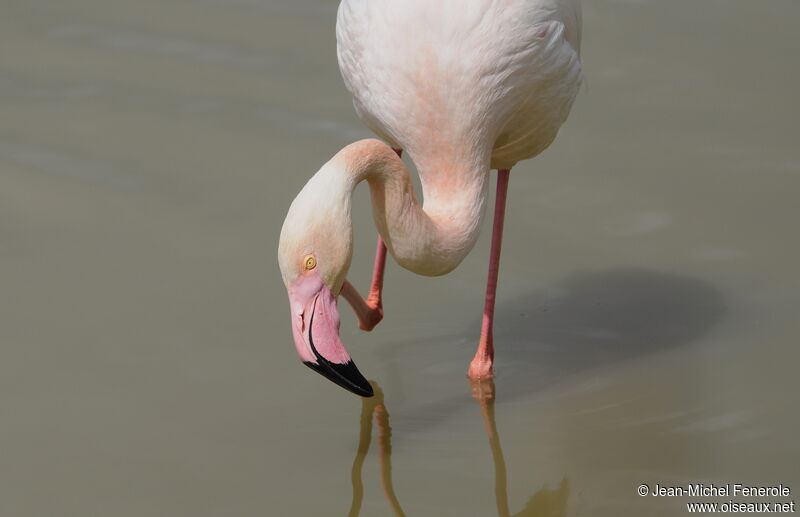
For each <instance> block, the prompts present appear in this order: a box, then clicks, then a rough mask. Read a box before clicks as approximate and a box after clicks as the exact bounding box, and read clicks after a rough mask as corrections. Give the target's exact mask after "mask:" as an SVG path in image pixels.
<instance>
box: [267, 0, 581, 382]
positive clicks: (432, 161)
mask: <svg viewBox="0 0 800 517" xmlns="http://www.w3.org/2000/svg"><path fill="white" fill-rule="evenodd" d="M580 40H581V8H580V0H438V1H435V2H431V1H428V0H343V1H342V2H341V4H340V5H339V10H338V14H337V22H336V41H337V56H338V61H339V68H340V70H341V73H342V77H343V79H344V82H345V85H346V87H347V89H348V90H349V91H350V93H351V94H352V96H353V104H354V107H355V109H356V112H357V114H358V116H359V118H360V119H361V120H362V121H363V123H364V124H365V125H366V126H367V127H368V128H370V129H371V130H372V131H373V132H374V133H375V134H376V135H377V136H378V137H380V140H379V139H366V140H361V141H358V142H355V143H352V144H350V145H348V146H346V147H344V148H343V149H342V150H341V151H339V152H338V153H337V154H336V155H335V156H333V158H331V159H330V160H329V161H328V162H327V163H325V164H324V165H323V166H322V167H321V168H320V169H319V171H318V172H317V173H316V174H314V175H313V176H312V177H311V179H310V180H309V181H308V182H307V183H306V184H305V186H304V187H303V188H302V190H301V191H300V193H299V194H298V195H297V197H296V198H295V199H294V201H293V202H292V204H291V206H290V208H289V211H288V213H287V215H286V219H285V221H284V224H283V228H282V229H281V235H280V243H279V246H278V259H279V260H278V261H279V264H280V270H281V276H282V278H283V282H284V284H285V286H286V289H287V293H288V296H289V305H290V311H291V318H292V323H291V326H292V334H293V337H294V342H295V348H296V349H297V353H298V354H299V356H300V359H301V360H302V361H303V362H304V363H305V364H306V365H307V366H309V367H310V368H312V369H313V370H316V371H317V372H319V373H321V374H322V375H324V376H326V377H327V378H329V379H330V380H332V381H333V382H335V383H337V384H339V385H340V386H342V387H344V388H345V389H348V390H350V391H352V392H353V393H356V394H357V395H360V396H362V397H369V396H372V394H373V392H372V388H371V386H370V384H369V382H368V381H367V380H366V379H365V378H364V376H363V375H362V374H361V373H360V372H359V370H358V368H356V366H355V363H354V362H353V361H352V359H351V357H350V355H349V353H348V352H347V350H346V349H345V347H344V345H343V344H342V342H341V340H340V338H339V324H340V322H339V313H338V309H337V297H338V296H339V295H342V296H343V297H344V298H345V299H346V300H347V301H348V302H349V303H350V305H351V306H352V307H353V309H354V311H355V313H356V315H357V317H358V319H359V326H360V327H361V328H362V329H364V330H371V329H372V328H373V327H374V326H375V325H376V324H377V323H378V322H379V321H380V320H381V318H382V317H383V305H382V288H383V271H384V267H385V261H386V253H387V251H388V253H389V254H390V255H391V256H392V257H393V258H394V260H395V261H396V262H397V263H398V264H400V266H402V267H403V268H405V269H408V270H410V271H412V272H414V273H417V274H420V275H427V276H438V275H444V274H446V273H449V272H450V271H452V270H453V269H455V268H456V267H457V266H458V265H459V264H460V263H461V261H462V260H463V259H464V257H465V256H466V255H467V254H468V253H469V252H470V250H471V249H472V248H473V246H474V245H475V242H476V240H477V238H478V234H479V233H480V229H481V226H482V222H483V218H484V215H485V211H486V204H487V197H488V190H489V187H488V185H489V174H490V171H491V170H493V169H496V170H497V171H498V173H497V189H496V203H495V210H494V222H493V228H492V241H491V251H490V258H489V273H488V280H487V285H486V296H485V305H484V312H483V320H482V325H481V334H480V338H479V341H478V346H477V350H476V353H475V357H474V358H473V359H472V361H471V363H470V365H469V368H468V372H467V373H468V376H469V377H470V378H472V379H486V378H490V377H491V376H492V374H493V361H494V343H493V333H492V330H493V320H494V305H495V294H496V290H497V281H498V272H499V264H500V249H501V243H502V234H503V221H504V217H505V206H506V197H507V191H508V182H509V173H510V170H511V168H512V167H513V166H514V165H515V164H516V163H517V162H519V161H521V160H525V159H528V158H532V157H534V156H536V155H538V154H539V153H541V152H542V151H544V150H545V149H546V148H547V147H548V146H549V145H550V144H551V143H552V142H553V140H554V139H555V137H556V135H557V133H558V130H559V128H560V127H561V125H562V124H563V123H564V122H565V120H566V119H567V116H568V114H569V111H570V109H571V107H572V104H573V101H574V100H575V97H576V96H577V93H578V90H579V88H580V84H581V80H582V72H581V63H580ZM401 150H405V151H406V152H407V153H408V155H409V156H410V158H411V159H412V160H413V162H414V164H415V165H416V167H417V170H418V173H419V177H420V182H421V185H422V193H423V198H424V205H423V204H420V202H419V200H418V199H417V195H416V193H415V191H414V188H413V185H412V182H411V176H410V173H409V171H408V169H407V168H406V167H405V165H404V164H403V161H402V160H401V158H400V156H399V155H400V152H401ZM362 181H366V182H367V183H368V184H369V189H370V194H371V199H372V212H373V219H374V222H375V226H376V227H377V230H378V234H379V239H378V246H377V253H376V258H375V266H374V270H373V278H372V285H371V288H370V291H369V294H368V296H367V298H366V299H364V298H362V297H361V295H360V294H359V293H358V291H357V290H356V289H355V287H353V285H352V284H350V282H348V281H347V273H348V270H349V267H350V261H351V257H352V252H353V230H352V218H351V197H352V195H353V192H354V190H355V188H356V186H357V185H358V184H359V183H361V182H362Z"/></svg>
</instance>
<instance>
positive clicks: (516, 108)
mask: <svg viewBox="0 0 800 517" xmlns="http://www.w3.org/2000/svg"><path fill="white" fill-rule="evenodd" d="M580 27H581V10H580V3H579V2H578V0H558V1H557V0H506V1H491V0H471V1H464V0H438V1H435V2H431V1H429V0H410V1H402V2H398V1H393V0H344V1H343V2H342V3H341V5H340V7H339V13H338V21H337V30H336V39H337V49H338V58H339V67H340V70H341V72H342V77H343V78H344V82H345V85H346V86H347V88H348V90H349V91H350V93H351V94H352V95H353V103H354V105H355V109H356V112H357V113H358V115H359V117H360V118H361V120H362V121H363V122H364V124H365V125H367V127H369V128H370V129H371V130H372V131H374V132H375V133H376V134H377V135H379V136H381V137H382V138H383V139H384V140H386V141H387V142H389V143H391V144H392V145H393V147H398V148H402V149H405V150H407V151H408V153H409V154H410V155H411V157H412V159H413V160H414V163H416V164H417V166H418V167H420V169H419V170H420V174H421V175H427V176H430V175H437V174H440V175H441V174H445V173H446V172H447V168H448V167H447V166H446V164H452V163H458V162H459V161H461V160H463V159H464V155H465V154H466V155H468V156H469V158H472V159H480V158H481V156H480V155H484V154H486V153H491V158H490V167H491V168H494V169H510V168H511V167H512V166H513V165H514V164H515V163H517V162H518V161H520V160H524V159H527V158H531V157H533V156H535V155H537V154H539V153H540V152H542V151H543V150H544V149H546V148H547V147H548V146H549V145H550V144H551V143H552V141H553V140H554V139H555V137H556V134H557V133H558V130H559V128H560V127H561V125H562V124H563V123H564V121H565V120H566V118H567V115H568V114H569V110H570V108H571V106H572V103H573V101H574V99H575V97H576V95H577V93H578V89H579V87H580V83H581V66H580V59H579V49H580V39H581V34H580ZM476 154H477V155H479V156H474V155H476Z"/></svg>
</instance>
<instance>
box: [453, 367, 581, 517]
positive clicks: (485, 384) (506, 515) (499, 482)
mask: <svg viewBox="0 0 800 517" xmlns="http://www.w3.org/2000/svg"><path fill="white" fill-rule="evenodd" d="M469 383H470V387H471V389H472V398H474V399H475V400H476V401H477V402H478V406H479V407H480V409H481V415H482V416H483V425H484V427H485V428H486V436H487V438H489V447H490V448H491V450H492V460H494V496H495V502H496V504H497V515H498V516H499V517H564V516H566V514H567V499H568V498H569V482H568V481H567V478H564V479H562V480H561V484H560V485H559V487H558V488H556V489H554V490H550V489H548V488H542V489H541V490H539V491H538V492H536V493H535V494H534V495H533V496H532V497H531V498H530V499H528V503H527V504H526V505H525V507H524V508H523V509H522V510H521V511H520V512H518V513H515V514H514V515H513V516H512V515H511V513H510V511H509V509H508V481H507V477H506V476H507V474H506V460H505V458H504V457H503V449H502V447H501V446H500V435H499V434H498V433H497V422H496V421H495V417H494V402H495V389H494V381H493V380H492V379H470V381H469Z"/></svg>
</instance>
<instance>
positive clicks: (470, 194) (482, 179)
mask: <svg viewBox="0 0 800 517" xmlns="http://www.w3.org/2000/svg"><path fill="white" fill-rule="evenodd" d="M331 161H332V162H334V163H336V164H337V165H338V167H336V168H337V169H338V170H344V171H345V174H346V178H347V181H348V186H347V190H349V191H350V192H351V193H352V191H353V190H355V188H356V186H357V185H358V184H359V183H360V182H361V181H364V180H366V181H367V182H368V183H369V188H370V194H371V196H372V213H373V217H374V220H375V225H376V226H377V228H378V233H380V235H381V237H382V238H383V240H384V242H385V243H386V247H387V249H388V250H389V253H391V254H392V256H393V257H394V258H395V260H396V261H397V262H398V263H399V264H400V265H401V266H403V267H404V268H406V269H408V270H410V271H413V272H415V273H418V274H421V275H429V276H436V275H443V274H445V273H448V272H450V271H452V270H453V269H455V268H456V266H458V265H459V264H460V263H461V261H462V260H463V259H464V257H465V256H466V255H467V253H469V251H470V250H471V249H472V247H473V246H474V245H475V241H476V240H477V239H478V234H479V233H480V226H481V223H482V221H483V216H484V213H485V208H486V194H487V178H488V172H489V159H488V157H486V159H473V160H466V159H465V160H459V161H457V162H456V161H454V160H449V161H448V162H447V163H446V164H445V163H442V162H441V161H438V163H437V162H436V161H433V162H431V163H432V164H433V163H436V165H438V166H439V167H440V169H439V170H437V171H435V172H428V171H427V170H425V169H424V168H423V169H421V170H420V177H421V178H422V186H423V195H424V197H425V205H424V207H423V206H422V205H420V203H419V201H418V200H417V196H416V194H415V192H414V186H413V184H412V182H411V176H410V175H409V172H408V169H407V168H406V166H405V164H403V161H402V160H401V159H400V158H399V157H398V156H397V154H396V153H395V152H394V151H393V150H392V149H391V148H390V147H389V146H387V145H386V144H384V143H383V142H380V141H379V140H361V141H359V142H355V143H353V144H350V145H348V146H347V147H345V148H344V149H342V150H341V151H340V152H339V153H338V154H337V155H336V156H334V158H333V160H331ZM423 166H424V165H423Z"/></svg>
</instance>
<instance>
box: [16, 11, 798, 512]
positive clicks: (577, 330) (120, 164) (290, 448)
mask: <svg viewBox="0 0 800 517" xmlns="http://www.w3.org/2000/svg"><path fill="white" fill-rule="evenodd" d="M585 4H586V5H585V20H584V24H585V48H584V61H585V69H586V74H587V77H588V85H587V87H586V88H584V91H583V92H582V93H581V96H580V98H579V100H578V102H577V104H576V106H575V109H574V111H573V114H572V117H571V119H570V121H569V122H568V124H567V126H566V127H565V128H564V130H563V131H562V133H561V136H560V137H559V140H558V141H557V142H556V144H555V145H554V146H553V148H552V149H550V150H549V151H548V152H547V153H545V154H544V155H543V156H541V157H540V158H538V159H536V160H535V161H533V162H526V163H524V164H522V165H520V166H519V167H517V168H516V169H515V170H514V171H513V172H512V177H511V192H510V198H509V214H508V218H507V220H506V235H507V237H506V241H505V244H504V256H503V262H502V271H501V279H500V283H501V285H500V293H499V301H498V321H497V328H496V334H495V335H496V346H497V349H498V357H497V378H496V383H495V385H494V386H488V385H485V386H476V387H472V386H470V385H469V383H468V382H467V380H466V378H465V375H464V373H465V370H466V367H467V364H468V361H469V359H470V357H471V355H472V353H473V350H474V346H475V344H476V342H477V331H478V325H479V317H480V313H481V308H482V293H483V289H484V279H485V267H486V263H487V256H488V242H489V233H490V232H488V231H484V233H483V235H482V238H481V241H480V242H479V244H478V246H477V247H476V249H475V250H474V252H473V253H472V254H471V255H470V257H469V258H468V259H467V260H466V261H465V263H464V264H463V265H462V266H461V267H460V268H459V269H458V270H457V271H456V272H455V273H453V274H451V275H449V276H447V277H444V278H440V279H428V278H421V277H416V276H414V275H412V274H411V273H408V272H405V271H403V270H401V269H400V268H398V267H397V266H396V265H390V266H389V268H388V271H387V286H386V298H385V305H386V318H385V320H384V321H383V322H382V323H381V325H380V326H379V327H378V328H377V329H376V330H375V331H374V332H373V333H371V334H364V333H361V332H359V331H358V330H357V326H356V324H355V321H354V318H353V317H352V315H351V314H350V313H349V312H348V311H347V310H344V309H345V308H343V310H342V314H343V318H344V319H343V329H342V335H343V337H344V339H345V342H346V343H348V345H349V348H350V351H351V352H352V354H353V355H354V357H355V358H356V361H357V362H358V364H359V367H360V368H361V370H362V371H363V372H365V374H366V375H367V376H368V377H370V378H372V379H374V380H375V382H376V383H377V384H376V385H377V386H379V387H380V389H381V390H382V393H383V395H382V398H379V399H376V400H373V401H369V402H366V403H364V405H363V407H362V401H361V400H360V399H358V398H356V397H354V396H353V395H351V394H349V393H347V392H345V391H344V390H341V389H339V388H337V387H335V386H334V385H333V384H331V383H330V382H328V381H327V380H325V379H323V378H322V377H320V376H319V375H315V374H313V373H312V372H310V371H309V370H308V369H307V368H305V367H303V366H302V365H301V364H299V362H298V360H297V356H296V353H295V351H294V347H293V345H292V341H291V334H290V328H289V321H288V307H287V302H286V295H285V291H284V289H283V286H282V283H281V281H280V275H279V272H278V268H277V261H276V248H277V240H278V232H279V230H280V226H281V223H282V221H283V217H284V215H285V211H286V209H287V207H288V205H289V203H290V201H291V199H292V198H293V196H294V195H295V194H296V192H297V191H298V190H299V189H300V187H301V186H302V184H303V183H304V182H305V181H306V179H307V178H308V177H309V176H310V174H312V173H313V172H314V171H316V170H317V168H318V167H319V166H320V165H321V164H322V163H323V162H325V161H326V160H327V159H328V158H329V157H330V156H331V155H333V154H334V153H335V152H336V151H337V150H338V149H339V148H340V147H342V146H343V145H345V144H347V143H349V142H351V141H353V140H355V139H357V138H360V137H364V136H368V133H367V132H366V131H365V130H364V129H363V128H362V127H361V125H360V124H359V122H358V121H357V119H356V118H355V116H354V114H353V110H352V108H351V105H350V101H349V96H348V94H347V92H346V91H345V89H344V87H343V85H342V83H341V80H340V78H339V75H338V69H337V65H336V59H335V53H334V32H333V31H334V14H335V7H336V6H335V2H333V0H329V1H323V0H316V1H311V0H305V1H297V0H293V1H289V0H280V1H278V0H231V1H224V0H199V1H194V2H190V1H188V0H171V1H155V0H141V1H139V2H108V1H101V0H67V1H64V0H4V2H3V16H2V17H0V34H1V36H0V49H1V50H0V285H1V286H2V296H0V315H2V316H1V318H2V324H0V418H2V423H0V457H2V461H1V464H2V466H0V515H3V516H6V515H7V516H45V515H59V516H86V515H104V516H106V515H108V516H112V515H113V516H136V517H142V516H156V515H158V516H171V517H175V516H192V517H199V516H219V515H237V516H245V515H246V516H254V515H269V516H273V515H274V516H284V515H300V516H313V515H320V516H327V515H347V514H348V512H349V514H350V515H364V516H372V515H393V514H399V513H400V512H404V513H405V514H407V515H410V516H491V515H496V514H499V515H509V514H517V515H531V516H533V515H536V516H544V517H553V516H561V515H570V516H589V517H595V516H613V517H618V516H640V515H665V516H672V515H685V514H686V513H687V512H686V509H685V503H686V502H687V498H653V497H647V498H642V497H639V496H637V495H636V487H637V486H638V485H639V484H640V483H648V484H650V485H651V486H655V484H656V483H660V484H662V485H670V484H687V483H690V482H698V483H699V482H702V483H716V484H721V483H737V482H740V483H746V484H752V485H763V484H771V483H781V482H782V483H784V484H786V485H789V486H790V487H791V488H792V490H793V495H792V499H794V498H796V497H795V496H796V494H798V493H800V476H799V475H798V469H797V465H798V459H800V447H799V446H798V441H797V436H798V435H800V426H799V425H798V421H799V420H800V418H799V417H798V410H797V407H798V406H797V393H798V387H799V386H798V380H797V379H798V374H797V368H798V359H800V352H799V351H798V337H800V329H799V328H798V327H799V326H798V322H797V320H798V318H797V315H798V311H800V296H798V292H799V291H798V287H800V286H798V273H797V264H798V263H800V253H798V251H800V245H798V238H797V235H798V230H797V223H798V218H797V214H798V210H797V194H798V189H799V188H800V178H798V173H800V150H798V146H797V136H798V134H797V120H798V118H799V117H800V109H799V108H798V106H799V104H798V102H797V96H796V92H797V91H798V82H800V70H798V66H797V56H798V55H799V54H800V39H798V37H797V31H796V22H797V20H798V19H800V4H798V3H797V2H794V1H790V0H774V1H770V2H754V1H752V0H730V1H725V2H722V1H710V0H703V1H699V0H671V1H669V2H667V1H655V0H654V1H648V0H639V1H633V0H628V1H623V0H587V1H586V2H585ZM357 197H358V201H357V204H356V210H355V214H356V217H357V219H358V221H357V223H356V229H355V236H356V239H357V242H356V246H357V247H356V255H355V258H354V262H353V267H352V271H351V275H350V277H351V280H352V281H354V282H355V283H356V284H357V285H358V286H359V287H361V288H362V289H364V288H365V287H366V282H367V281H368V279H369V274H370V265H371V262H372V254H371V253H372V250H373V246H374V235H375V232H374V229H373V228H372V223H371V215H370V212H369V207H368V196H367V195H366V191H360V192H359V193H358V196H357ZM488 224H489V223H488V222H487V225H488ZM487 230H488V228H487ZM473 391H474V392H475V393H474V395H475V396H474V397H473ZM492 391H494V393H495V396H494V398H492V397H491V396H490V395H488V394H489V393H491V392H492ZM389 453H391V455H390V454H389Z"/></svg>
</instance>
